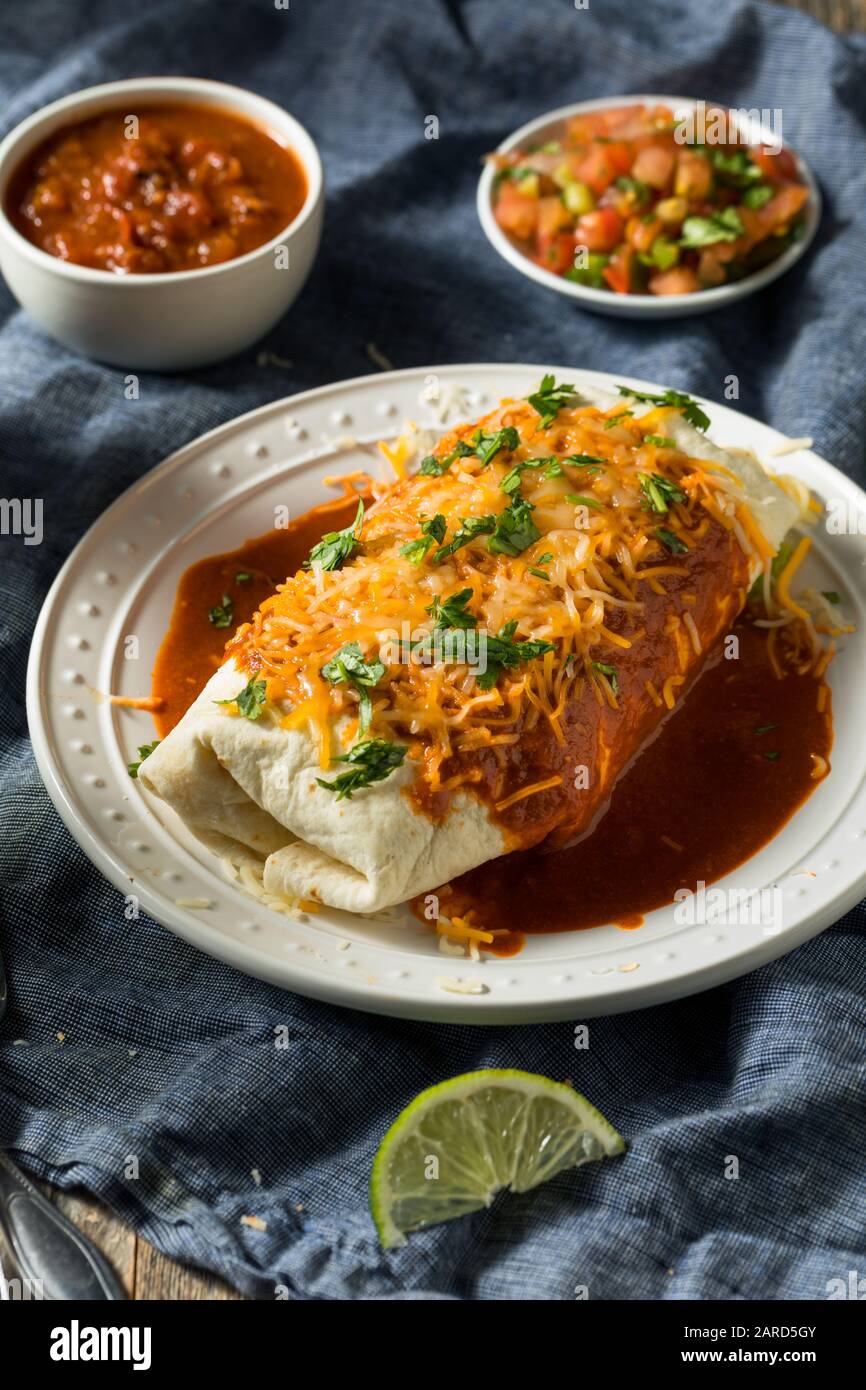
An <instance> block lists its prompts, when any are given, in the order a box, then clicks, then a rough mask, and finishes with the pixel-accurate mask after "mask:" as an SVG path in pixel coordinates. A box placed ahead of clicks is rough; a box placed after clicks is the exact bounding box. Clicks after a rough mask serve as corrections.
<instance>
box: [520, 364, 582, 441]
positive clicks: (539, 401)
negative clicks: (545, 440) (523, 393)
mask: <svg viewBox="0 0 866 1390" xmlns="http://www.w3.org/2000/svg"><path fill="white" fill-rule="evenodd" d="M573 396H574V387H573V386H572V385H571V384H570V383H569V382H565V381H563V382H561V383H560V385H559V386H557V384H556V379H555V377H554V376H553V374H552V373H548V375H547V376H543V377H542V378H541V385H540V386H539V388H538V390H537V391H535V392H533V394H532V395H531V396H527V398H526V399H527V400H528V401H529V404H530V405H531V406H532V408H533V410H534V411H535V412H536V414H537V415H540V416H541V428H542V429H543V430H546V429H547V428H548V426H549V425H552V424H553V422H554V420H555V419H556V417H557V415H558V413H559V411H560V410H562V408H563V406H566V405H568V403H569V401H570V400H571V399H572V398H573Z"/></svg>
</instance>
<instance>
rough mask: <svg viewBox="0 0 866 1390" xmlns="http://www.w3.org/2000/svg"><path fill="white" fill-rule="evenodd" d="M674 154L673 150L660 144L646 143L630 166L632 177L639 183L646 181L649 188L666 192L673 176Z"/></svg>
mask: <svg viewBox="0 0 866 1390" xmlns="http://www.w3.org/2000/svg"><path fill="white" fill-rule="evenodd" d="M675 162H676V155H675V154H674V152H673V150H669V149H664V148H663V147H662V146H661V145H648V146H647V148H646V149H645V150H641V152H640V154H639V155H638V157H637V159H636V160H635V162H634V164H633V166H632V171H631V172H632V177H633V178H635V179H637V180H638V182H639V183H647V184H649V186H650V188H655V189H657V190H658V191H659V192H660V193H666V192H667V191H668V189H669V188H670V186H671V180H672V179H673V176H674V164H675Z"/></svg>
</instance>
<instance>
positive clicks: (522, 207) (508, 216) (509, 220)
mask: <svg viewBox="0 0 866 1390" xmlns="http://www.w3.org/2000/svg"><path fill="white" fill-rule="evenodd" d="M538 202H539V200H538V199H537V198H525V197H524V196H523V194H522V193H519V192H518V191H517V189H516V188H515V187H514V185H513V184H512V183H509V182H504V183H501V184H500V185H499V190H498V194H497V198H496V206H495V207H494V209H493V215H494V217H495V218H496V221H497V222H498V223H499V225H500V227H501V228H502V230H503V232H508V233H510V235H511V236H514V237H517V238H518V239H519V240H520V241H529V240H530V239H531V237H532V236H533V235H534V233H535V228H536V225H537V222H538Z"/></svg>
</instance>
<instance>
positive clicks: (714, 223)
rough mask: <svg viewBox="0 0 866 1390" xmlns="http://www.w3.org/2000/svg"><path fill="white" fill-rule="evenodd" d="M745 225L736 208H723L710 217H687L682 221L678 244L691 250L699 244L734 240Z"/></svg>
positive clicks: (713, 243)
mask: <svg viewBox="0 0 866 1390" xmlns="http://www.w3.org/2000/svg"><path fill="white" fill-rule="evenodd" d="M744 231H745V227H744V226H743V219H742V218H741V217H740V214H739V213H738V212H737V209H736V208H725V209H724V210H723V211H722V212H714V213H713V214H712V216H711V217H687V218H686V220H685V222H684V223H683V234H682V236H681V237H680V246H682V248H683V250H685V251H691V250H694V249H695V248H697V247H700V246H715V245H716V243H717V242H719V241H736V240H737V237H741V236H742V235H743V232H744Z"/></svg>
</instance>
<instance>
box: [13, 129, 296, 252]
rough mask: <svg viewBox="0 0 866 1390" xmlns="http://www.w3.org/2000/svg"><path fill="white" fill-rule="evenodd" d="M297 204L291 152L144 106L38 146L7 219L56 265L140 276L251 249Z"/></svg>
mask: <svg viewBox="0 0 866 1390" xmlns="http://www.w3.org/2000/svg"><path fill="white" fill-rule="evenodd" d="M306 196H307V184H306V179H305V176H304V171H303V169H302V168H301V165H300V163H299V161H298V159H297V158H296V156H295V155H294V154H293V153H292V152H291V150H289V149H287V148H286V147H285V146H284V145H282V144H280V143H278V141H277V140H276V139H275V138H274V136H272V135H271V134H270V133H269V132H268V131H266V130H264V129H262V128H260V127H259V126H256V125H254V124H253V123H252V122H251V121H247V120H245V119H244V118H243V117H242V116H236V115H234V114H233V113H231V112H228V111H219V110H215V109H213V108H212V107H203V106H184V105H178V106H148V107H144V108H143V109H142V111H141V112H140V113H139V114H134V113H129V112H128V111H127V110H126V109H123V110H121V109H118V110H116V111H110V112H107V113H105V114H103V115H101V116H94V117H92V118H91V119H89V120H86V121H80V122H78V123H76V124H75V125H69V126H66V127H64V128H63V129H61V130H59V131H57V132H55V134H53V135H51V136H50V137H49V138H48V139H47V140H45V141H43V143H42V144H41V145H39V146H38V147H37V148H36V150H35V151H34V152H33V153H32V154H31V155H29V156H28V157H27V159H26V160H25V161H24V163H23V164H22V165H21V166H20V167H19V168H18V169H17V170H16V172H15V174H14V175H13V177H12V180H11V182H10V185H9V191H8V193H7V196H6V213H7V216H8V217H9V220H10V221H11V222H12V225H13V226H14V227H15V228H16V229H17V231H19V232H20V233H21V235H22V236H24V237H26V238H27V240H28V241H31V242H32V243H33V244H34V246H38V247H40V249H41V250H43V251H47V252H48V254H49V255H51V256H57V257H58V258H59V259H60V260H64V261H72V262H74V263H75V264H76V265H84V266H90V267H91V268H92V269H96V270H108V271H112V272H114V273H115V274H117V275H129V274H134V275H150V274H158V273H161V272H165V271H179V270H197V269H200V268H201V267H203V266H209V265H218V264H220V263H221V262H223V261H230V260H233V259H234V258H235V257H236V256H243V255H245V254H246V252H247V251H253V250H255V248H256V247H257V246H262V245H263V244H264V243H265V242H266V241H270V239H271V238H272V237H274V236H276V235H277V234H278V233H279V232H281V231H282V230H283V228H285V227H287V226H288V224H289V223H290V222H291V221H292V220H293V219H294V218H295V217H296V216H297V214H298V213H299V212H300V210H301V208H302V207H303V204H304V200H305V199H306Z"/></svg>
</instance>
